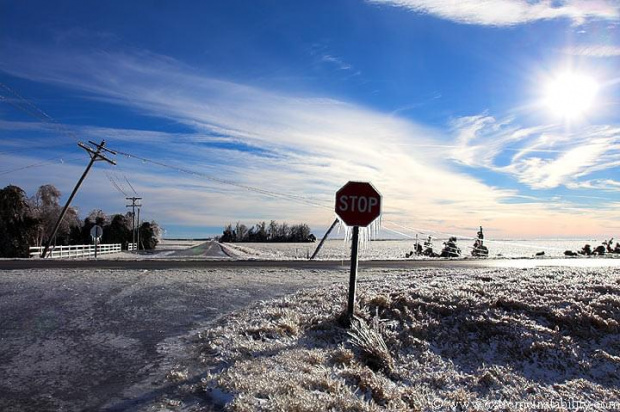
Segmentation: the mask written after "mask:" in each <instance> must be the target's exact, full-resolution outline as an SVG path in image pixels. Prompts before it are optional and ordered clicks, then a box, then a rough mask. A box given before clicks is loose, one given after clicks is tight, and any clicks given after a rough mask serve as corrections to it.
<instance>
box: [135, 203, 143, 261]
mask: <svg viewBox="0 0 620 412" xmlns="http://www.w3.org/2000/svg"><path fill="white" fill-rule="evenodd" d="M141 206H142V205H138V231H137V233H136V239H137V242H136V243H137V246H138V253H139V252H140V207H141Z"/></svg>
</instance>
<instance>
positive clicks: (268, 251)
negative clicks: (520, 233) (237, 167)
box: [225, 239, 602, 260]
mask: <svg viewBox="0 0 620 412" xmlns="http://www.w3.org/2000/svg"><path fill="white" fill-rule="evenodd" d="M445 240H446V239H436V240H434V241H433V246H434V250H435V251H436V252H441V249H442V247H443V242H444V241H445ZM421 242H422V240H421ZM601 242H602V241H601V240H485V245H486V246H487V247H488V248H489V257H492V258H497V257H500V258H501V257H504V258H517V257H526V258H530V257H534V256H535V255H536V253H539V252H545V255H544V256H545V257H564V251H566V250H572V251H575V252H576V251H579V250H581V248H582V247H583V246H584V245H585V244H586V243H589V244H590V245H591V246H592V247H593V248H594V247H596V246H598V245H600V244H601ZM414 243H415V241H413V240H381V241H371V242H368V244H367V245H366V247H365V248H361V249H360V252H359V253H360V259H362V260H382V259H386V260H389V259H404V258H405V254H406V253H407V252H410V251H412V250H413V249H414V246H413V245H414ZM225 245H227V246H229V247H230V248H232V249H233V250H236V251H237V252H239V253H237V254H238V256H236V257H238V258H257V259H306V258H307V257H308V256H311V255H312V253H313V252H314V250H315V249H316V247H317V245H318V242H317V243H226V244H225ZM458 245H459V247H460V248H461V250H462V253H463V257H467V256H469V257H471V251H472V245H473V240H471V239H460V240H459V241H458ZM350 248H351V245H350V243H345V242H344V241H343V240H342V239H330V240H328V241H327V242H325V244H324V246H323V248H322V250H321V252H320V253H319V255H318V256H317V259H319V260H338V259H343V260H346V259H348V258H349V255H350V253H351V251H350ZM417 259H425V258H423V257H417Z"/></svg>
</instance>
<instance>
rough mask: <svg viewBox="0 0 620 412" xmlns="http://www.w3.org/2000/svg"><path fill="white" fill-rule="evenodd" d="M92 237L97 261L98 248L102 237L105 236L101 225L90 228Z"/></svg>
mask: <svg viewBox="0 0 620 412" xmlns="http://www.w3.org/2000/svg"><path fill="white" fill-rule="evenodd" d="M90 236H91V237H92V238H93V240H94V242H95V259H97V246H98V245H99V240H100V239H101V236H103V228H102V227H101V226H99V225H95V226H93V227H92V228H90Z"/></svg>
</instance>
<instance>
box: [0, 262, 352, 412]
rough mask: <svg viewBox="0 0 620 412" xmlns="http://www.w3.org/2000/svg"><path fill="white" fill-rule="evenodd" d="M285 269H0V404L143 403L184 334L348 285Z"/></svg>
mask: <svg viewBox="0 0 620 412" xmlns="http://www.w3.org/2000/svg"><path fill="white" fill-rule="evenodd" d="M346 279H347V273H346V271H338V272H328V271H316V270H315V271H303V270H290V269H256V268H235V269H190V270H188V269H174V270H156V271H150V270H108V269H62V270H59V269H52V270H15V271H3V272H0V411H3V412H6V411H16V412H17V411H19V412H23V411H37V412H41V411H98V410H104V411H126V410H131V411H133V410H142V407H145V405H148V404H149V403H151V402H153V401H154V400H156V399H158V398H160V397H161V396H163V395H164V394H165V392H166V390H168V389H170V388H169V387H168V386H166V385H170V382H164V381H162V377H164V376H165V374H166V371H169V370H170V368H172V366H173V363H174V356H176V355H175V354H174V348H175V347H177V346H179V339H180V336H184V335H186V334H187V333H188V332H189V331H191V330H194V329H196V328H207V327H208V324H209V322H210V321H213V320H215V319H217V318H218V317H219V316H221V315H222V314H225V313H229V312H231V311H233V310H236V309H240V308H242V307H245V306H247V305H249V304H251V303H252V302H254V301H257V300H259V299H260V300H262V299H270V298H274V297H277V296H282V295H285V294H289V293H292V292H294V291H297V290H299V289H302V288H307V287H313V286H316V285H323V284H330V285H331V284H333V282H335V281H338V282H339V283H340V284H341V285H344V284H345V283H346Z"/></svg>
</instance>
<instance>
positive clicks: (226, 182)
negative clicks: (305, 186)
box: [114, 149, 333, 209]
mask: <svg viewBox="0 0 620 412" xmlns="http://www.w3.org/2000/svg"><path fill="white" fill-rule="evenodd" d="M114 150H115V152H116V153H118V154H119V155H122V156H125V157H127V158H128V159H131V158H135V159H138V160H140V161H142V162H144V163H150V164H153V165H157V166H160V167H164V168H167V169H171V170H176V171H178V172H181V173H185V174H188V175H193V176H198V177H201V178H204V179H207V180H209V181H212V182H216V183H221V184H224V185H229V186H234V187H237V188H239V189H244V190H247V191H250V192H254V193H258V194H261V195H265V196H268V197H273V198H278V199H286V200H290V201H293V202H297V203H303V204H307V205H310V206H315V207H320V208H324V209H333V207H332V206H329V205H326V204H320V203H317V202H314V201H313V200H311V199H309V198H307V197H305V196H299V195H293V194H288V193H279V192H274V191H270V190H265V189H261V188H258V187H253V186H249V185H245V184H241V183H237V182H234V181H232V180H226V179H221V178H218V177H214V176H211V175H209V174H206V173H202V172H198V171H195V170H191V169H188V168H183V167H179V166H174V165H170V164H167V163H164V162H160V161H158V160H153V159H148V158H146V157H143V156H138V155H135V154H132V153H128V152H124V151H122V150H118V149H114Z"/></svg>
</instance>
